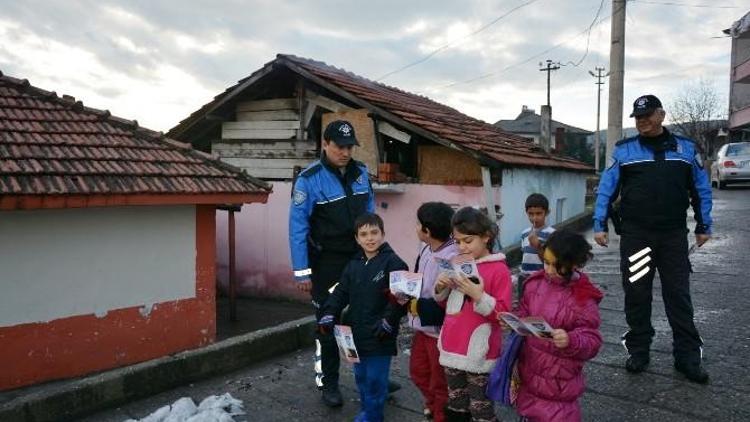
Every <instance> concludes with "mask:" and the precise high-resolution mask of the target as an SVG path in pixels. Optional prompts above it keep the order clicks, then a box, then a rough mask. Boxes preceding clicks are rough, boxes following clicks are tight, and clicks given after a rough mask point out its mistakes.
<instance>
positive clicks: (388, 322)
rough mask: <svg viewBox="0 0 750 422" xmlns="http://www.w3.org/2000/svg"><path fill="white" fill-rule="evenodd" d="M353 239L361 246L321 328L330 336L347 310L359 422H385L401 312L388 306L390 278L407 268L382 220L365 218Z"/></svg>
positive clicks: (358, 222) (327, 308)
mask: <svg viewBox="0 0 750 422" xmlns="http://www.w3.org/2000/svg"><path fill="white" fill-rule="evenodd" d="M354 225H355V238H356V240H357V243H358V244H359V246H360V247H361V251H360V253H359V254H357V255H355V257H354V258H353V259H352V260H351V261H349V263H348V264H347V266H346V268H345V269H344V272H343V273H342V274H341V279H340V281H339V284H338V285H337V286H336V288H335V289H334V291H333V293H331V295H330V297H329V298H328V300H327V301H326V303H325V305H324V306H323V312H322V315H323V316H322V317H321V318H320V320H319V321H318V329H319V330H321V332H324V333H329V332H332V331H333V329H334V325H335V324H336V321H335V315H340V314H341V311H342V310H343V309H344V307H346V305H349V313H348V316H347V320H348V321H350V322H351V331H352V334H353V337H354V345H355V346H356V349H357V352H358V355H359V356H358V358H359V362H358V363H355V364H354V379H355V381H356V383H357V389H358V390H359V395H360V401H361V411H360V413H359V415H357V418H356V419H355V421H368V422H382V421H383V408H384V406H385V400H386V398H387V396H388V373H389V372H390V366H391V357H392V356H395V355H396V337H397V336H398V322H399V319H400V317H401V314H400V312H399V311H400V309H399V307H398V306H396V305H395V304H393V305H392V306H389V304H390V303H391V302H390V299H391V296H390V293H389V290H388V283H389V273H391V272H392V271H400V270H407V269H408V267H407V265H406V264H405V263H404V261H402V260H401V258H399V257H398V255H396V253H395V252H394V251H393V249H391V247H390V246H389V245H388V243H386V242H385V239H384V236H385V230H384V228H383V220H382V219H381V218H380V217H379V216H378V215H377V214H364V215H362V216H360V217H358V218H357V219H356V221H355V223H354Z"/></svg>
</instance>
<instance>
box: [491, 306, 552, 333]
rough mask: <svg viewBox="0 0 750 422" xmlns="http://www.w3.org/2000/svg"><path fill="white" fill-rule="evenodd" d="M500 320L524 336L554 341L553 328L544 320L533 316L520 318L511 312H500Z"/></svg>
mask: <svg viewBox="0 0 750 422" xmlns="http://www.w3.org/2000/svg"><path fill="white" fill-rule="evenodd" d="M500 318H501V319H502V320H503V321H504V322H505V323H506V324H508V326H510V328H512V329H513V331H515V332H517V333H518V334H520V335H522V336H528V335H533V336H536V337H539V338H541V339H544V340H552V327H550V325H549V324H547V321H545V320H544V318H540V317H533V316H531V317H525V318H519V317H517V316H516V315H514V314H512V313H510V312H500Z"/></svg>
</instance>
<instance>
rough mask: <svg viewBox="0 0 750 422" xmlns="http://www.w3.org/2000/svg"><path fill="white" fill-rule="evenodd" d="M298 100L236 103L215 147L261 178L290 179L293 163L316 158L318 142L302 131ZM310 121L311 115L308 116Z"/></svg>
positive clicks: (227, 159)
mask: <svg viewBox="0 0 750 422" xmlns="http://www.w3.org/2000/svg"><path fill="white" fill-rule="evenodd" d="M299 109H300V107H299V100H298V99H297V98H276V99H270V100H255V101H244V102H239V103H237V107H236V119H237V121H234V122H224V123H223V125H222V130H221V139H217V140H215V141H214V142H212V150H213V152H214V153H216V154H217V155H218V156H219V157H220V158H221V160H222V161H224V162H226V163H228V164H232V165H234V166H237V167H239V168H241V169H245V170H247V172H248V173H249V174H252V175H253V176H255V177H259V178H261V179H275V180H279V179H291V178H292V177H293V175H294V167H296V166H300V167H305V166H307V165H308V164H310V162H312V161H313V160H315V159H316V158H317V154H316V144H315V142H313V141H310V140H306V139H304V138H305V137H304V136H303V135H304V134H302V133H300V130H301V127H302V126H301V124H300V112H299ZM307 121H308V122H309V119H308V120H307Z"/></svg>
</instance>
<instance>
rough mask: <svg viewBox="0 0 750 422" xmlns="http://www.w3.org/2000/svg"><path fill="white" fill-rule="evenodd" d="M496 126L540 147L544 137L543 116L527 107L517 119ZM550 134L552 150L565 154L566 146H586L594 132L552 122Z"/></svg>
mask: <svg viewBox="0 0 750 422" xmlns="http://www.w3.org/2000/svg"><path fill="white" fill-rule="evenodd" d="M495 126H497V127H498V128H500V129H501V130H503V131H505V132H509V133H513V134H516V135H520V136H524V137H526V138H531V139H532V140H533V141H534V143H535V144H537V145H539V143H540V139H541V137H542V116H541V115H540V114H538V113H536V111H534V109H533V108H530V107H528V106H525V105H524V106H522V107H521V112H520V113H519V114H518V116H516V118H515V119H506V120H498V121H497V122H495ZM550 134H551V137H550V143H551V147H552V149H553V150H555V151H556V152H558V153H563V154H564V153H565V149H566V146H570V145H571V144H585V143H586V138H588V137H589V136H590V135H593V132H591V131H590V130H586V129H581V128H579V127H575V126H572V125H569V124H566V123H563V122H559V121H557V120H552V121H551V122H550Z"/></svg>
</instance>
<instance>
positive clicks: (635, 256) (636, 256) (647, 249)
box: [628, 246, 651, 263]
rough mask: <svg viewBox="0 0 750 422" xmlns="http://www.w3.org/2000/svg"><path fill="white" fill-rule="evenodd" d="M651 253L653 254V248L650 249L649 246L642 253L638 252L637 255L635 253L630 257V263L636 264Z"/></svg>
mask: <svg viewBox="0 0 750 422" xmlns="http://www.w3.org/2000/svg"><path fill="white" fill-rule="evenodd" d="M649 252H651V248H649V247H648V246H647V247H645V248H643V249H641V250H640V251H638V252H637V253H635V254H633V255H630V257H628V261H630V262H631V263H632V262H635V261H637V260H638V259H640V258H641V257H642V256H643V255H646V254H647V253H649Z"/></svg>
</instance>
